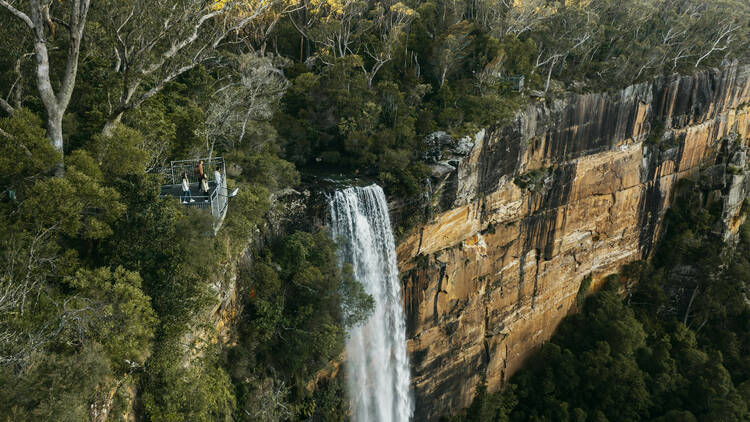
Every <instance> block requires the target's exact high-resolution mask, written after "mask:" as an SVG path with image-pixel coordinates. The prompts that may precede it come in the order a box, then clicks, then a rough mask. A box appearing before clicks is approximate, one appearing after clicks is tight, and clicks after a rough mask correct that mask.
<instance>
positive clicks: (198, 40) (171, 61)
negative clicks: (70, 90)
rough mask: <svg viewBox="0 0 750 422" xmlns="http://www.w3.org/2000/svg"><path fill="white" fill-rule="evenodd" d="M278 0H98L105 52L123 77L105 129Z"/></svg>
mask: <svg viewBox="0 0 750 422" xmlns="http://www.w3.org/2000/svg"><path fill="white" fill-rule="evenodd" d="M276 1H277V0H212V1H206V0H178V1H172V0H156V1H154V0H135V1H131V2H122V1H118V0H102V1H98V2H96V4H95V7H94V9H93V10H92V11H93V12H94V13H95V14H96V16H97V20H98V21H99V23H100V24H101V25H102V26H103V27H104V31H103V37H104V39H103V41H104V45H105V53H106V52H107V51H108V52H110V53H109V54H110V58H111V60H112V68H113V70H114V71H115V72H116V73H117V74H118V75H119V79H120V86H119V87H118V91H119V93H118V94H117V96H118V98H117V99H116V100H115V101H114V103H113V105H112V106H111V108H110V111H109V116H108V119H107V123H106V125H105V128H104V131H105V132H109V131H110V129H111V128H112V126H113V125H114V124H115V123H117V122H119V121H120V119H121V118H122V115H123V114H124V113H125V112H127V111H129V110H133V109H135V108H137V107H138V106H140V105H141V104H142V103H143V102H144V101H146V100H147V99H149V98H151V97H153V96H154V95H156V94H158V93H159V92H161V91H162V90H163V89H164V87H165V86H166V85H167V84H168V83H169V82H171V81H174V80H175V79H176V78H177V77H179V76H180V75H182V74H184V73H185V72H187V71H189V70H191V69H193V68H195V67H196V66H198V65H199V64H201V63H206V62H209V61H211V60H216V59H218V57H219V56H220V55H221V52H220V50H221V48H222V47H223V46H224V44H225V43H227V42H229V41H230V38H231V37H232V35H236V34H239V32H240V31H241V30H242V29H243V28H245V27H247V26H248V25H249V24H250V23H252V22H253V21H255V20H260V19H261V17H262V16H263V14H264V13H265V12H266V11H267V10H269V9H270V7H271V5H272V4H274V2H276ZM281 1H283V0H281ZM232 41H236V40H232Z"/></svg>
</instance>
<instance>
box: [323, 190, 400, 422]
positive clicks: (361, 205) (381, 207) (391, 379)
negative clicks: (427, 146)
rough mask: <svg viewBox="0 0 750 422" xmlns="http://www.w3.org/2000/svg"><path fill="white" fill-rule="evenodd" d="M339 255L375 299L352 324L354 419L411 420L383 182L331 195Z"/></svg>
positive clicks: (349, 367) (349, 354) (349, 368)
mask: <svg viewBox="0 0 750 422" xmlns="http://www.w3.org/2000/svg"><path fill="white" fill-rule="evenodd" d="M329 209H330V213H331V232H332V235H333V236H334V239H336V241H337V242H338V246H339V258H340V260H341V261H342V263H343V262H345V263H349V264H351V265H352V269H353V270H354V276H355V278H356V279H357V280H358V281H359V282H360V283H362V285H363V286H364V288H365V290H366V291H367V293H369V294H370V295H372V297H373V298H374V299H375V309H374V312H373V314H372V315H371V316H370V318H369V319H368V320H367V321H366V322H365V323H364V324H362V325H359V326H356V327H353V328H351V329H350V330H349V333H348V338H347V343H346V376H347V388H348V391H349V398H350V400H351V405H352V416H353V420H354V421H355V422H389V421H393V422H406V421H408V420H409V419H410V418H411V416H412V414H413V411H414V410H413V403H412V400H411V394H410V392H409V380H410V378H409V361H408V358H407V356H406V322H405V320H404V311H403V307H402V299H401V285H400V282H399V279H398V268H397V267H396V248H395V245H394V242H393V233H392V232H391V223H390V220H389V217H388V207H387V204H386V200H385V195H384V194H383V190H382V189H381V188H380V186H378V185H372V186H368V187H365V188H360V187H353V188H347V189H344V190H342V191H337V192H335V193H334V194H333V196H332V197H331V198H330V200H329Z"/></svg>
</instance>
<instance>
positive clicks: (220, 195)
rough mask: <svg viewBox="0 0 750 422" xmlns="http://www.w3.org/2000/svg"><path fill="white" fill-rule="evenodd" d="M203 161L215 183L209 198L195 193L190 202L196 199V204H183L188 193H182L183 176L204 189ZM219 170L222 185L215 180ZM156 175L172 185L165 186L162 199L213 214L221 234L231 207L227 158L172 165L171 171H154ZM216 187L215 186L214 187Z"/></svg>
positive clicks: (187, 161) (206, 170)
mask: <svg viewBox="0 0 750 422" xmlns="http://www.w3.org/2000/svg"><path fill="white" fill-rule="evenodd" d="M201 160H202V161H203V173H204V174H205V175H206V177H207V178H208V177H210V178H213V180H212V181H211V182H209V193H208V195H193V194H192V192H191V195H190V198H191V199H193V201H183V200H182V199H183V196H184V192H183V191H182V176H183V174H185V175H187V177H188V182H189V183H190V184H191V185H193V184H195V183H196V182H197V183H198V188H199V189H200V181H199V180H198V172H197V169H198V163H199V162H200V161H201ZM215 170H221V183H218V184H217V183H216V179H215V177H214V171H215ZM152 173H159V174H162V175H163V176H164V178H165V181H166V182H171V183H167V184H165V185H162V193H161V195H160V196H161V197H162V198H166V197H172V198H177V199H179V200H180V203H181V204H182V205H183V206H185V207H188V208H198V209H207V210H209V211H210V212H211V216H213V218H214V224H213V226H214V227H213V228H214V232H216V231H218V230H219V227H221V224H222V223H223V221H224V216H225V215H226V212H227V205H228V194H227V177H226V166H225V163H224V158H222V157H215V158H199V159H193V160H178V161H171V162H170V163H169V167H161V168H157V169H154V170H153V171H152ZM212 184H213V186H211V185H212ZM212 188H213V189H212Z"/></svg>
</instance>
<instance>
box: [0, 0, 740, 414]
mask: <svg viewBox="0 0 750 422" xmlns="http://www.w3.org/2000/svg"><path fill="white" fill-rule="evenodd" d="M0 28H2V34H1V35H0V145H2V152H3V154H2V156H0V194H1V198H0V255H2V256H1V257H0V415H2V416H4V419H7V420H13V421H22V420H56V421H60V420H71V421H78V420H84V419H91V420H107V419H108V418H109V419H112V420H114V419H117V418H120V416H121V415H123V414H129V415H137V416H138V417H139V418H143V419H144V420H154V421H167V420H168V421H179V420H186V421H188V420H189V421H193V420H278V419H285V420H286V419H288V420H299V419H306V418H313V419H314V420H342V419H344V418H345V415H346V414H347V411H346V408H347V406H348V404H347V402H346V400H345V399H344V395H343V393H342V391H341V388H342V387H341V385H340V384H339V381H338V379H337V378H333V379H330V380H323V381H320V382H319V383H318V385H317V388H311V387H310V385H311V384H315V382H316V380H318V379H319V378H321V377H319V374H320V373H321V371H322V372H326V370H328V369H330V368H328V365H329V362H331V361H332V360H335V359H337V358H338V357H340V356H341V353H342V351H343V343H344V336H345V334H344V332H345V328H346V327H347V326H348V325H350V324H354V323H356V322H357V321H360V320H361V319H362V318H364V317H365V316H366V315H367V313H368V311H369V309H371V307H372V300H371V298H369V296H367V295H366V294H365V293H364V292H363V291H362V287H361V286H360V285H359V284H358V283H357V282H356V281H355V280H353V278H352V275H351V272H350V271H349V270H348V269H347V268H343V269H342V268H339V267H338V265H337V263H336V258H335V256H336V255H335V245H334V244H333V242H332V241H331V240H329V239H328V237H327V236H326V234H325V233H324V232H322V231H321V230H318V229H316V228H310V227H308V228H305V230H306V231H305V230H299V231H295V232H294V233H290V234H287V235H279V234H278V233H271V230H269V229H268V227H269V226H268V225H267V224H266V221H267V217H268V216H269V215H272V214H274V212H276V208H277V207H279V206H280V205H279V204H278V203H277V202H276V201H274V199H273V198H274V197H275V196H274V195H275V194H277V193H279V192H282V191H283V190H284V189H285V188H288V187H293V186H295V185H297V184H298V183H299V182H300V172H302V173H312V172H336V173H344V174H346V175H357V176H360V177H365V178H369V179H374V180H377V181H378V182H380V183H381V184H382V185H383V186H384V187H385V188H386V189H387V191H388V192H389V193H390V194H392V195H398V196H400V197H402V198H404V199H405V200H410V201H419V200H420V198H421V197H422V196H421V193H422V189H423V181H424V178H425V177H426V175H427V173H428V171H427V167H426V166H425V165H424V164H423V156H424V153H425V149H426V148H427V147H426V146H425V144H424V142H423V139H424V138H425V136H426V135H428V134H430V133H432V132H434V131H438V130H441V131H446V132H447V133H448V134H450V135H451V136H453V137H454V138H459V137H462V136H467V135H472V134H473V133H474V132H476V131H477V130H479V129H480V128H483V127H486V126H488V125H492V124H495V123H498V122H501V121H503V120H505V119H507V118H508V117H510V116H511V115H512V114H513V113H514V112H515V111H516V110H517V109H518V108H519V107H520V106H521V105H523V104H525V103H527V102H530V101H537V100H544V99H550V98H555V97H557V96H560V95H561V94H562V93H563V92H564V91H566V90H573V91H578V92H582V91H591V90H597V91H598V90H607V89H616V88H618V87H623V86H626V85H628V84H632V83H636V82H640V81H645V80H648V79H649V78H652V77H654V76H655V75H659V74H663V73H672V72H683V73H691V72H694V71H695V70H697V69H703V68H708V67H713V66H718V65H720V64H721V63H722V61H724V60H740V61H743V62H747V60H748V59H749V58H750V57H749V56H750V49H748V48H747V43H748V34H750V4H748V2H747V1H745V0H712V1H698V0H653V1H650V0H638V1H628V2H622V1H615V0H590V1H586V0H581V1H552V0H523V1H510V0H471V1H465V2H460V1H459V2H456V1H449V0H427V1H403V2H394V1H371V2H362V1H357V0H291V1H289V0H287V1H283V0H282V1H278V0H220V1H219V0H171V1H163V0H156V1H154V0H150V1H145V0H133V1H121V0H93V1H91V0H62V1H52V0H0ZM520 76H522V77H524V80H525V90H524V91H523V92H517V91H516V90H514V89H513V82H512V79H511V78H512V77H520ZM219 155H221V156H224V157H225V158H226V159H227V161H228V162H229V163H230V165H229V166H228V175H227V176H228V179H229V183H230V185H231V187H232V188H233V187H241V190H240V194H239V195H238V196H237V197H236V198H234V199H233V200H232V205H231V208H230V211H229V215H228V216H227V220H226V221H225V223H224V225H223V227H222V229H221V230H220V231H219V233H218V234H217V236H215V237H212V236H206V235H205V234H206V233H207V232H208V231H210V228H209V227H210V224H211V222H210V221H208V218H207V216H206V215H204V214H202V213H200V212H197V213H192V212H188V211H187V209H186V208H184V207H180V205H179V204H178V203H177V201H175V200H168V199H161V198H160V197H159V192H160V191H159V188H160V185H161V183H162V182H163V180H162V179H161V178H160V176H158V175H157V174H153V173H149V171H150V170H153V169H155V168H157V167H160V166H162V165H164V164H165V163H168V162H169V160H175V159H185V158H197V157H207V156H219ZM413 218H421V217H420V216H419V215H418V214H415V215H414V216H413ZM250 240H252V242H251V247H249V248H250V249H252V252H253V253H252V256H253V259H252V260H250V261H248V262H244V261H242V262H243V263H242V264H241V265H239V269H238V272H239V276H238V278H237V280H236V283H237V288H238V291H239V292H240V297H242V298H243V299H242V300H241V302H242V304H241V305H242V306H241V313H240V315H239V316H238V320H239V324H238V327H239V328H238V331H239V333H237V335H236V337H237V339H236V341H232V342H231V347H228V348H222V347H220V346H219V345H218V342H213V341H198V339H203V340H206V339H215V333H213V332H212V330H214V329H215V327H211V326H209V325H210V324H207V313H208V310H209V309H211V308H212V307H213V306H215V305H216V301H217V297H216V286H215V285H214V284H213V283H214V282H218V283H230V282H232V281H231V280H225V279H223V276H224V275H225V274H226V271H225V269H226V267H227V266H230V265H232V264H231V263H233V262H236V261H237V260H238V257H239V256H241V255H242V254H243V252H244V251H245V249H246V248H248V246H247V245H248V242H249V241H250ZM649 274H650V273H644V274H643V275H640V276H639V277H641V278H644V279H648V278H649V277H651V275H649ZM642 284H643V286H644V288H646V287H647V286H650V285H651V284H649V283H642ZM598 300H599V301H600V302H602V303H601V304H599V305H590V306H591V307H592V308H591V309H595V308H594V307H595V306H599V307H601V306H614V307H617V306H622V305H618V304H617V301H616V299H614V298H608V296H606V295H603V296H602V298H601V299H598ZM652 300H655V299H652ZM607 301H609V302H607ZM605 302H606V303H605ZM610 302H611V303H610ZM709 305H710V304H707V305H706V306H709ZM342 306H344V307H345V308H346V309H350V310H352V312H351V313H350V314H347V315H343V316H342V315H341V313H340V311H339V310H340V309H341V307H342ZM587 306H589V305H587ZM587 309H588V308H587ZM597 309H598V308H597ZM592 312H594V311H592ZM633 312H635V313H634V314H633V315H635V316H632V315H631V316H630V317H629V318H630V319H628V321H626V322H627V323H628V324H630V325H632V326H633V327H635V328H632V327H631V328H632V331H633V332H634V334H633V339H632V340H633V342H634V343H633V344H624V345H620V346H621V347H623V348H625V349H626V351H628V353H627V354H626V355H625V357H622V358H620V357H618V358H617V359H620V360H622V363H623V365H626V364H627V365H630V366H629V368H630V369H633V368H632V365H634V363H633V361H632V360H633V359H635V357H637V356H640V355H639V354H640V353H646V352H648V353H657V352H658V353H662V352H663V350H662V349H658V348H657V347H656V346H653V345H649V346H648V347H649V349H648V350H645V349H644V348H645V347H646V346H644V344H650V343H649V341H650V340H648V338H649V337H644V336H646V335H651V333H652V332H653V330H667V328H663V327H662V328H659V327H654V326H652V325H654V324H657V322H655V321H657V320H658V319H657V318H656V316H653V315H650V314H648V313H647V312H645V311H643V312H641V311H640V310H638V309H636V310H635V311H633ZM738 312H739V311H738ZM587 315H588V311H587V310H586V309H584V312H583V314H582V316H581V318H585V317H587ZM628 315H630V314H628ZM634 318H635V319H634ZM636 319H637V320H638V324H641V325H642V326H643V327H641V328H638V327H637V324H636V323H635V322H634V321H635V320H636ZM708 323H711V324H714V322H712V321H708V322H706V324H708ZM658 324H663V323H658ZM644 327H645V328H644ZM675 327H676V326H669V328H668V329H669V330H672V331H675V330H682V331H681V333H682V334H679V335H680V336H682V337H679V338H680V339H681V340H679V341H682V342H683V343H684V344H683V345H681V346H680V347H683V346H684V348H685V350H688V351H690V353H692V354H693V355H695V356H693V357H692V358H691V359H693V360H692V361H691V362H692V363H691V364H694V365H698V366H700V365H703V366H701V367H705V370H706V371H709V372H706V373H707V374H711V376H714V375H715V373H716V372H715V371H719V372H721V371H722V369H721V368H720V366H721V365H722V363H721V362H724V364H725V365H726V368H729V370H730V371H734V370H735V369H733V368H740V369H741V370H742V371H745V369H743V368H744V366H743V365H745V364H744V363H742V362H743V361H742V360H741V359H740V358H739V357H736V356H734V355H732V353H733V350H734V349H732V350H729V349H725V348H714V349H716V350H718V351H719V352H720V353H721V354H722V356H723V360H718V359H715V356H714V355H713V354H712V353H714V352H713V351H712V350H714V349H710V350H709V349H705V348H704V349H705V350H704V349H700V348H701V347H703V346H702V344H704V343H701V342H702V341H704V340H703V338H702V337H701V336H705V335H706V333H707V332H708V330H707V329H704V331H702V333H698V335H697V336H695V335H693V336H692V337H691V335H690V333H689V332H688V331H686V330H687V329H684V328H679V327H678V328H675ZM672 331H669V336H670V337H669V338H670V339H673V338H677V337H678V336H677V334H674V335H673V334H672ZM665 332H666V331H665ZM644 333H645V334H644ZM666 335H667V334H665V336H666ZM628 338H630V337H628ZM664 338H666V337H664ZM644 339H646V340H644ZM670 339H666V340H658V341H663V342H667V343H669V344H670V345H671V344H673V343H674V341H677V340H674V341H673V340H670ZM644 341H645V343H644ZM696 342H697V343H696ZM660 344H661V343H660ZM681 344H682V343H681ZM563 346H564V345H563ZM563 346H560V347H559V353H558V355H559V356H561V357H560V359H563V358H566V359H567V358H568V357H567V356H568V355H565V354H564V353H563V352H564V348H563ZM605 346H606V347H610V350H611V345H601V346H599V345H597V346H596V347H605ZM666 347H667V346H664V347H663V348H666ZM727 347H729V346H727ZM738 347H739V346H738ZM696 348H698V349H699V350H697V351H695V352H693V349H696ZM625 349H624V350H625ZM657 349H658V350H657ZM644 350H645V351H644ZM654 350H657V351H654ZM660 350H661V351H660ZM735 352H736V350H735ZM545 353H546V352H545ZM550 353H552V352H550ZM592 353H593V352H592ZM663 353H666V352H663ZM686 353H687V352H686ZM701 353H702V354H701ZM735 354H736V353H735ZM600 355H606V356H609V357H611V356H612V354H611V353H609V354H606V353H601V354H598V355H597V357H598V358H600V357H601V356H600ZM691 356H692V355H691ZM571 359H572V358H571ZM680 359H681V357H680ZM711 365H713V366H711ZM652 369H653V370H652ZM740 369H737V370H740ZM633 370H635V369H633ZM639 370H640V369H639ZM644 370H646V371H647V372H648V371H651V372H648V373H649V374H656V373H657V372H658V371H662V369H659V368H655V369H654V368H646V369H644ZM664 370H666V369H664ZM532 371H533V369H532ZM670 371H672V372H670V374H671V375H670V376H671V377H673V378H674V379H670V380H666V381H664V382H671V383H672V384H670V385H677V384H674V383H678V381H679V382H683V381H680V380H682V378H679V379H678V376H682V377H684V374H682V375H681V373H680V372H679V371H678V370H677V369H674V370H670ZM710 371H714V372H710ZM328 372H330V371H328ZM659 373H660V372H659ZM533 374H534V373H533V372H532V375H526V376H527V377H532V376H536V375H533ZM722 374H723V372H722ZM636 375H638V374H636ZM636 375H634V376H636ZM638 376H641V375H638ZM649 376H650V375H649ZM722 376H723V375H722ZM323 378H325V377H323ZM725 378H726V377H725ZM725 378H722V379H725ZM519 379H520V380H521V381H519V382H518V385H519V386H520V387H518V389H517V390H516V391H517V392H516V394H517V396H515V397H516V398H514V399H513V400H516V401H518V402H519V403H520V404H519V406H526V407H518V408H516V409H517V410H515V412H534V410H533V406H534V405H533V404H530V403H527V402H524V399H525V397H527V396H524V395H523V394H526V393H524V391H529V388H531V387H523V386H524V385H525V384H524V383H523V382H522V381H523V378H519ZM675 380H677V381H675ZM744 380H745V378H741V379H736V380H733V383H732V382H727V383H725V385H724V387H726V389H727V390H726V391H728V393H727V394H730V393H731V394H735V395H736V394H740V395H741V394H746V392H745V390H747V388H746V386H743V385H744V384H742V383H743V382H745V381H744ZM639 382H640V381H639ZM650 382H651V381H650V380H647V381H643V383H644V387H643V388H644V389H646V390H648V389H649V388H652V387H653V385H652V384H650ZM678 384H679V383H678ZM683 384H684V382H683ZM683 384H679V385H680V386H682V385H683ZM730 384H732V385H730ZM724 387H722V388H724ZM654 388H655V387H654ZM664 388H667V387H664ZM669 388H678V387H669ZM679 388H682V387H679ZM696 388H697V387H696ZM524 389H525V390H524ZM664 391H666V390H664ZM722 391H723V390H722ZM528 394H531V393H528ZM644 394H645V393H644ZM651 394H652V397H651V398H649V399H648V400H650V401H648V400H647V399H646V398H644V400H646V401H645V402H643V404H642V406H641V407H639V408H635V409H634V410H633V412H635V413H634V414H637V415H643V414H645V412H647V410H646V409H650V407H649V406H656V404H654V403H657V404H658V403H661V402H659V401H658V400H666V399H663V398H662V397H661V396H658V397H657V395H654V394H656V393H651ZM560 397H561V396H560ZM726 397H729V396H726ZM731 397H735V396H731ZM731 397H730V398H728V399H727V400H730V401H731V400H733V399H732V398H731ZM508 400H509V401H510V399H508ZM558 401H559V402H560V403H558V402H555V405H556V406H557V405H559V406H560V407H564V406H563V404H561V403H563V402H564V403H575V402H574V401H572V399H568V398H565V399H563V398H559V400H558ZM524 403H525V404H524ZM731 403H734V402H733V401H732V402H731ZM695 405H696V406H698V405H699V404H698V403H695ZM565 406H568V405H565ZM570 406H573V404H570ZM575 406H578V407H576V409H578V408H580V409H582V410H581V411H584V412H588V413H591V412H592V411H593V410H591V409H589V408H587V407H586V406H584V405H579V404H575ZM679 406H680V405H679V404H675V405H674V407H673V408H674V409H682V408H680V407H679ZM483 409H484V407H483ZM519 409H521V410H519ZM688 410H689V411H691V412H693V413H694V414H695V415H699V414H701V413H700V412H708V411H709V410H710V409H709V410H706V409H705V408H695V409H692V408H691V409H688ZM472 411H473V410H472ZM680 411H682V410H680ZM686 411H687V410H686ZM570 412H577V411H576V410H575V409H573V410H570ZM579 413H580V412H579ZM519 414H520V413H519ZM526 414H531V413H523V415H526Z"/></svg>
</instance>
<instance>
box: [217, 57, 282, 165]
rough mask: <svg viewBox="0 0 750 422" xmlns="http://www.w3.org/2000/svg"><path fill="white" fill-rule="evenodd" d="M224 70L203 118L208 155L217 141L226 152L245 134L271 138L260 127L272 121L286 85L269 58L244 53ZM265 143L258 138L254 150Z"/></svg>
mask: <svg viewBox="0 0 750 422" xmlns="http://www.w3.org/2000/svg"><path fill="white" fill-rule="evenodd" d="M282 63H283V62H282ZM225 69H226V70H227V72H226V73H228V74H229V75H230V76H227V77H226V83H225V84H224V85H223V86H222V87H220V88H219V89H217V92H216V94H215V95H214V101H212V102H211V104H210V105H209V107H208V112H207V116H206V139H207V140H210V145H208V146H207V149H208V150H209V152H213V150H214V144H215V143H216V142H217V141H218V142H219V143H220V144H221V145H222V146H223V147H224V148H225V149H228V150H233V149H234V148H235V147H237V146H238V145H241V144H242V143H243V141H244V140H245V137H246V135H247V134H248V132H251V133H253V134H255V135H260V136H262V137H268V136H270V134H268V133H265V132H267V131H263V129H261V128H260V127H259V126H261V125H263V124H264V123H265V124H267V122H268V121H270V120H271V117H273V113H274V111H275V110H276V108H277V107H278V104H279V101H280V100H281V97H282V96H283V95H284V92H286V89H287V87H288V86H289V82H288V81H287V80H286V78H285V77H284V73H283V72H282V70H281V69H280V68H279V67H277V66H276V64H275V63H274V61H273V60H272V58H271V57H262V56H258V55H256V54H253V53H248V54H244V55H241V56H238V57H236V58H234V59H233V60H232V62H231V63H230V64H229V65H228V66H227V67H226V68H225ZM267 141H268V139H260V140H258V141H257V143H255V144H254V145H253V147H254V148H256V149H257V148H262V146H264V145H265V144H266V142H267Z"/></svg>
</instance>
